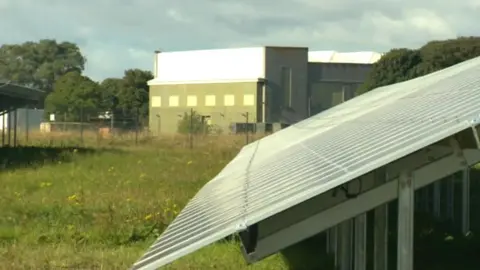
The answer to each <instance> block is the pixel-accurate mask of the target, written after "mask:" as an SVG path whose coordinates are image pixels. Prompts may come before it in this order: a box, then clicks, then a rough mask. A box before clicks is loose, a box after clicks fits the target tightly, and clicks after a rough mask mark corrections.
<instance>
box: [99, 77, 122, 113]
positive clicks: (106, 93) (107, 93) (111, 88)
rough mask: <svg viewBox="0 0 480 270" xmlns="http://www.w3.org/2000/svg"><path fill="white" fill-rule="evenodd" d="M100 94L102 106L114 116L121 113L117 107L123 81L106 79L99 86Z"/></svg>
mask: <svg viewBox="0 0 480 270" xmlns="http://www.w3.org/2000/svg"><path fill="white" fill-rule="evenodd" d="M100 88H101V93H102V103H103V104H102V106H103V107H104V108H106V109H107V110H109V111H112V112H113V113H114V114H118V113H121V112H122V109H121V108H120V106H119V102H120V101H119V97H118V96H119V93H120V92H121V91H123V90H122V89H123V88H124V81H123V79H120V78H107V79H105V80H103V81H102V83H101V84H100Z"/></svg>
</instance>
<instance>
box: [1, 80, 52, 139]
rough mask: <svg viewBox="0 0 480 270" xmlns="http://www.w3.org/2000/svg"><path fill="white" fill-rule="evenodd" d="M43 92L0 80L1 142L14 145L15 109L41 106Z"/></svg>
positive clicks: (15, 131) (15, 134)
mask: <svg viewBox="0 0 480 270" xmlns="http://www.w3.org/2000/svg"><path fill="white" fill-rule="evenodd" d="M44 97H45V92H44V91H41V90H37V89H33V88H30V87H25V86H20V85H17V84H13V83H10V82H9V81H2V80H0V117H2V120H3V121H2V126H1V127H0V129H1V132H2V144H1V146H4V145H13V146H16V142H17V139H16V137H17V114H16V112H17V109H19V108H42V107H43V100H44ZM7 116H11V117H7Z"/></svg>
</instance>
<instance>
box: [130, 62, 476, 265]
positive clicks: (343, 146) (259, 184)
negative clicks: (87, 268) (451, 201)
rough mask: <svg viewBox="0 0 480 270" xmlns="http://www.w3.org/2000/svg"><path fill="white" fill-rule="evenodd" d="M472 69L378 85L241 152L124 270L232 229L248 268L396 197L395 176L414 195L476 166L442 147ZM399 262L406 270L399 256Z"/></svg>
mask: <svg viewBox="0 0 480 270" xmlns="http://www.w3.org/2000/svg"><path fill="white" fill-rule="evenodd" d="M479 71H480V57H479V58H475V59H472V60H469V61H465V62H463V63H460V64H458V65H455V66H453V67H450V68H448V69H445V70H442V71H439V72H435V73H433V74H430V75H428V76H425V77H422V78H417V79H414V80H410V81H407V82H403V83H399V84H395V85H391V86H387V87H381V88H378V89H375V90H373V91H371V92H368V93H366V94H363V95H361V96H359V97H356V98H354V99H352V100H349V101H347V102H345V103H342V104H341V105H338V106H335V107H333V108H331V109H329V110H327V111H324V112H322V113H320V114H318V115H315V116H313V117H311V118H309V119H306V120H304V121H301V122H299V123H297V124H295V125H292V126H290V127H289V128H286V129H283V130H281V131H279V132H277V133H274V134H273V135H271V136H268V137H266V138H263V139H261V140H258V141H256V142H255V143H252V144H250V145H247V146H246V147H244V148H243V149H242V151H241V152H240V153H239V154H238V155H237V157H235V158H234V159H233V160H232V161H231V162H230V163H229V164H228V165H227V166H226V167H225V168H224V169H223V170H222V171H221V172H220V173H219V174H218V175H217V176H216V177H215V178H214V179H212V180H211V181H210V182H209V183H208V184H206V185H205V186H204V188H203V189H202V190H200V191H199V192H198V194H197V195H196V196H195V197H194V198H193V199H192V200H191V201H190V202H189V203H188V204H187V206H186V207H185V209H184V210H183V211H182V212H181V213H180V214H179V215H178V216H177V218H176V219H175V220H174V221H173V222H172V224H170V226H169V227H168V228H167V229H166V230H165V232H164V233H163V234H162V236H161V237H160V238H159V239H158V240H157V241H156V242H155V243H154V244H153V245H152V246H151V247H150V249H149V250H148V252H147V253H146V254H144V256H143V257H142V258H141V259H140V260H139V261H138V262H137V263H135V265H134V269H155V268H157V267H159V266H163V265H165V264H168V263H170V262H172V261H174V260H175V259H177V258H179V257H181V256H183V255H186V254H188V253H191V252H193V251H195V250H197V249H199V248H202V247H204V246H206V245H208V244H210V243H213V242H215V241H217V240H220V239H222V238H224V237H226V236H228V235H230V234H232V233H237V232H241V235H242V237H241V239H242V242H243V243H244V244H245V243H248V248H246V249H245V250H244V252H245V257H246V259H247V260H248V261H249V262H255V261H258V260H260V259H262V258H265V257H266V256H268V255H270V254H273V253H276V252H278V251H279V250H282V249H284V248H286V247H288V246H290V245H292V244H295V243H297V242H299V241H301V240H303V239H306V238H308V237H311V236H313V235H315V234H317V233H319V232H322V231H324V230H326V229H328V228H331V227H333V226H336V225H337V224H339V223H341V222H344V221H346V220H348V219H351V218H354V217H356V216H358V215H360V214H362V213H364V212H366V211H369V210H372V209H374V208H376V207H378V206H380V205H382V204H385V203H387V202H389V201H391V200H394V199H396V198H398V191H399V188H398V187H399V183H398V182H399V178H400V175H402V177H403V175H408V174H411V176H412V177H413V179H415V181H413V188H414V189H418V188H420V187H423V186H426V185H428V184H431V183H433V182H435V181H436V180H438V179H441V178H443V177H446V176H448V175H450V174H452V173H454V172H456V171H458V170H463V169H464V168H465V167H466V166H468V165H472V164H474V163H477V162H479V161H480V153H479V152H480V150H478V149H477V146H475V150H469V149H472V147H465V145H464V144H463V142H462V144H461V145H458V146H459V147H456V146H454V145H452V144H449V142H448V140H447V141H446V142H445V141H444V140H445V138H450V137H451V136H454V135H461V134H462V133H465V131H466V130H470V129H471V126H472V125H474V126H475V125H477V124H478V123H479V122H480V118H479V117H478V116H479V110H478V103H479V102H480V95H479V94H478V93H479V91H480V79H479V78H478V72H479ZM439 104H443V105H442V106H439ZM467 133H468V131H467ZM471 134H472V132H470V134H469V135H468V136H470V137H472V136H471ZM442 141H443V142H442ZM460 141H462V140H460ZM471 141H474V140H471ZM476 144H477V145H478V142H477V143H476ZM428 148H432V149H431V151H426V149H428ZM452 148H454V149H453V150H452ZM432 152H434V153H432ZM459 154H462V155H461V156H460V155H459ZM383 166H386V167H387V168H386V170H387V173H388V176H389V178H388V179H387V180H388V181H387V182H386V183H384V184H381V185H378V184H375V181H374V177H373V176H372V172H373V171H375V170H377V169H378V168H381V167H383ZM402 180H404V178H402ZM339 190H340V191H339ZM408 190H411V189H408ZM405 192H406V193H407V194H409V192H407V191H405ZM405 192H401V194H404V193H405ZM347 195H348V196H347ZM352 195H353V196H352ZM402 197H405V196H402ZM245 202H248V204H247V203H245ZM406 205H410V204H408V203H407V204H406ZM410 206H411V205H410ZM405 209H407V207H406V208H405ZM408 209H410V210H411V207H410V208H408ZM405 211H406V212H405V213H404V214H405V215H408V214H409V212H408V211H407V210H405ZM404 228H405V230H407V229H408V224H404ZM407 233H408V232H407ZM404 244H405V243H404ZM406 244H408V243H406ZM403 261H404V263H403V264H402V265H407V266H404V267H405V268H408V267H409V266H408V265H409V261H410V259H409V257H408V256H407V257H406V258H404V259H403ZM344 265H348V264H344Z"/></svg>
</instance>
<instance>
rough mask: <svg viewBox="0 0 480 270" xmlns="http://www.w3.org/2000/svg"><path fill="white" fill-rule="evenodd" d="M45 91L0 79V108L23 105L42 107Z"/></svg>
mask: <svg viewBox="0 0 480 270" xmlns="http://www.w3.org/2000/svg"><path fill="white" fill-rule="evenodd" d="M45 94H46V93H45V91H42V90H38V89H34V88H30V87H26V86H21V85H18V84H14V83H11V82H9V81H4V80H0V110H2V111H3V110H5V109H8V108H21V107H24V106H35V107H37V108H38V107H42V106H43V100H44V98H45Z"/></svg>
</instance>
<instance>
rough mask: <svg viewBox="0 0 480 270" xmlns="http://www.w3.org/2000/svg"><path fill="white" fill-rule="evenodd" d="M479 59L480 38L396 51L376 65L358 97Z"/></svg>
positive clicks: (465, 38)
mask: <svg viewBox="0 0 480 270" xmlns="http://www.w3.org/2000/svg"><path fill="white" fill-rule="evenodd" d="M477 56H480V37H460V38H457V39H449V40H443V41H431V42H429V43H427V44H425V45H424V46H422V47H421V48H419V49H416V50H411V49H393V50H391V51H389V52H388V53H386V54H385V55H384V56H383V57H382V58H381V59H380V60H379V61H378V62H377V63H375V64H374V65H373V69H372V71H371V73H370V75H369V77H368V78H367V79H366V81H365V83H364V84H363V85H362V86H361V87H360V88H359V89H358V90H357V94H362V93H365V92H367V91H370V90H372V89H375V88H377V87H380V86H385V85H389V84H394V83H398V82H402V81H406V80H410V79H414V78H417V77H420V76H424V75H427V74H429V73H432V72H435V71H438V70H441V69H444V68H447V67H450V66H453V65H455V64H458V63H460V62H463V61H465V60H468V59H471V58H474V57H477Z"/></svg>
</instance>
